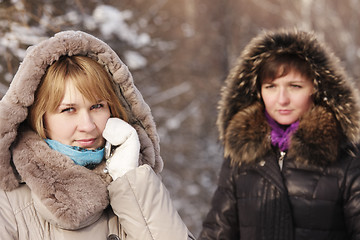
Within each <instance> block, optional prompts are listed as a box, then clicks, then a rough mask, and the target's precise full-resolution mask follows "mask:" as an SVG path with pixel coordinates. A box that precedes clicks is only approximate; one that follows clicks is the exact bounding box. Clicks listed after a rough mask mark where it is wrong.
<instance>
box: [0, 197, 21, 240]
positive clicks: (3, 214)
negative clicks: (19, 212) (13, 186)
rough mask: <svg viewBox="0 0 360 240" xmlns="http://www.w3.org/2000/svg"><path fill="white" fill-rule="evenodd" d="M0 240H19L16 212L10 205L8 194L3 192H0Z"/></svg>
mask: <svg viewBox="0 0 360 240" xmlns="http://www.w3.org/2000/svg"><path fill="white" fill-rule="evenodd" d="M0 239H7V240H17V239H18V231H17V224H16V220H15V215H14V211H13V209H12V207H11V205H10V202H9V199H8V197H7V194H6V193H5V192H4V191H2V190H0Z"/></svg>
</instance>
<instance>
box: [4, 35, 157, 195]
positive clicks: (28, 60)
mask: <svg viewBox="0 0 360 240" xmlns="http://www.w3.org/2000/svg"><path fill="white" fill-rule="evenodd" d="M63 55H70V56H71V55H85V56H88V57H91V58H93V59H94V60H96V61H97V62H99V63H100V64H102V65H104V67H105V68H106V69H107V70H108V71H109V73H110V75H111V76H112V77H113V80H114V86H115V88H116V91H117V94H118V96H119V98H120V100H121V102H122V103H123V105H124V106H125V108H126V110H127V112H128V115H129V122H130V124H132V125H133V126H134V128H135V129H136V130H137V131H138V134H139V140H140V143H141V153H140V160H139V161H140V164H149V165H150V166H151V167H152V168H153V169H154V171H155V172H156V173H159V172H161V170H162V168H163V161H162V158H161V156H160V143H159V137H158V134H157V131H156V126H155V122H154V120H153V117H152V114H151V110H150V108H149V106H148V105H147V104H146V103H145V101H144V99H143V97H142V95H141V94H140V92H139V91H138V89H137V88H136V87H135V85H134V83H133V78H132V75H131V73H130V72H129V70H128V68H127V66H126V65H125V64H124V63H123V62H122V61H121V60H120V58H119V57H118V55H117V54H116V53H115V52H114V51H113V50H112V49H111V48H110V47H109V46H108V45H107V44H106V43H104V42H103V41H101V40H99V39H97V38H95V37H93V36H91V35H89V34H86V33H84V32H80V31H65V32H61V33H58V34H56V35H55V36H54V37H52V38H50V39H48V40H45V41H43V42H41V43H39V44H38V45H35V46H32V47H29V48H28V50H27V54H26V57H25V59H24V61H23V62H22V64H21V65H20V67H19V70H18V71H17V73H16V75H15V76H14V79H13V81H12V82H11V85H10V87H9V90H8V91H7V93H6V94H5V96H4V97H3V98H2V100H1V101H0V176H1V179H0V188H1V189H4V190H8V191H9V190H12V189H14V188H16V187H17V186H18V184H19V179H18V178H17V175H16V170H15V169H14V168H13V166H12V159H11V152H10V147H11V145H12V144H13V143H14V141H15V139H16V137H17V134H18V130H17V129H18V127H19V125H20V124H21V123H22V122H24V121H25V119H26V117H27V108H28V107H29V106H31V105H32V104H33V101H34V93H35V91H36V89H37V87H38V84H39V82H40V80H41V78H42V76H43V74H44V73H45V71H46V69H47V67H48V66H49V65H51V64H52V63H53V62H54V61H56V60H58V59H59V58H60V57H61V56H63Z"/></svg>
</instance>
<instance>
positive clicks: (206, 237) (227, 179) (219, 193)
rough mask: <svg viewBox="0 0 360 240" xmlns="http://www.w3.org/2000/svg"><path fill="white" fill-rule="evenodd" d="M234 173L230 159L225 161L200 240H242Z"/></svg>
mask: <svg viewBox="0 0 360 240" xmlns="http://www.w3.org/2000/svg"><path fill="white" fill-rule="evenodd" d="M232 172H233V169H232V168H231V166H230V159H225V161H224V163H223V165H222V168H221V171H220V177H219V182H218V187H217V189H216V191H215V193H214V196H213V198H212V201H211V207H210V211H209V213H208V215H207V216H206V218H205V220H204V222H203V229H202V231H201V233H200V237H199V240H210V239H214V240H215V239H240V235H239V229H238V217H237V207H236V196H235V185H234V180H233V174H232Z"/></svg>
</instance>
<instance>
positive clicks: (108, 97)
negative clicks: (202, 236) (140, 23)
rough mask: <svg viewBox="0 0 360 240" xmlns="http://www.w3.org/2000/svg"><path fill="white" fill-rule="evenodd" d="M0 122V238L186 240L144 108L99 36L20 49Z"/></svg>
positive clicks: (60, 37)
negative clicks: (163, 180) (22, 52)
mask: <svg viewBox="0 0 360 240" xmlns="http://www.w3.org/2000/svg"><path fill="white" fill-rule="evenodd" d="M0 126H1V127H0V136H1V138H0V148H1V149H0V175H1V179H0V188H1V191H0V201H1V208H0V239H9V240H39V239H47V240H50V239H51V240H57V239H67V240H71V239H74V240H75V239H76V240H81V239H84V240H85V239H86V240H88V239H99V240H100V239H104V240H105V239H122V240H125V239H126V240H131V239H158V240H167V239H179V240H180V239H193V237H192V235H191V233H190V232H189V231H188V230H187V227H186V226H185V225H184V223H183V222H182V220H181V218H180V216H179V215H178V213H177V212H176V210H175V208H174V206H173V205H172V202H171V199H170V197H169V193H168V192H167V190H166V188H165V187H164V185H163V184H162V183H161V181H160V178H159V177H158V176H157V173H160V172H161V170H162V167H163V162H162V159H161V157H160V152H159V139H158V135H157V132H156V128H155V124H154V121H153V118H152V115H151V112H150V109H149V107H148V105H147V104H146V103H145V102H144V100H143V98H142V96H141V94H140V93H139V91H138V90H137V89H136V87H135V86H134V84H133V80H132V76H131V74H130V72H129V71H128V69H127V67H126V66H125V65H124V64H123V63H122V61H121V60H120V59H119V57H118V56H117V55H116V54H115V52H114V51H113V50H111V49H110V47H109V46H108V45H106V44H105V43H104V42H102V41H101V40H99V39H97V38H95V37H93V36H91V35H89V34H86V33H83V32H76V31H65V32H61V33H58V34H56V35H55V36H54V37H52V38H50V39H48V40H45V41H43V42H41V43H39V44H38V45H35V46H33V47H31V48H29V49H28V52H27V55H26V57H25V59H24V61H23V63H22V64H21V65H20V68H19V70H18V72H17V73H16V75H15V77H14V79H13V81H12V83H11V86H10V88H9V90H8V92H7V93H6V95H5V96H4V97H3V99H2V100H1V102H0Z"/></svg>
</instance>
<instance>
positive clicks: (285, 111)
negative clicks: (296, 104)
mask: <svg viewBox="0 0 360 240" xmlns="http://www.w3.org/2000/svg"><path fill="white" fill-rule="evenodd" d="M278 112H279V114H281V115H289V114H291V112H292V111H291V110H286V109H285V110H278Z"/></svg>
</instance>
